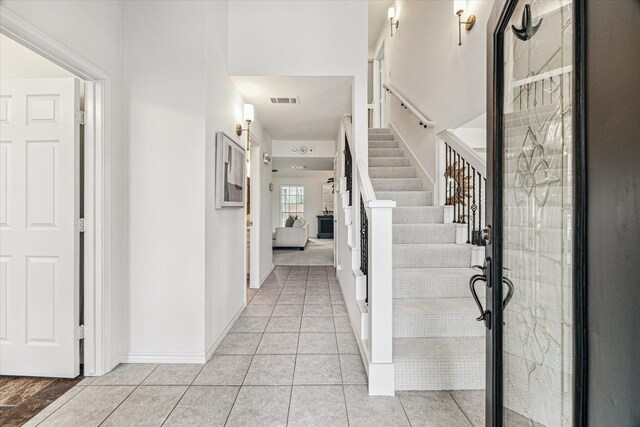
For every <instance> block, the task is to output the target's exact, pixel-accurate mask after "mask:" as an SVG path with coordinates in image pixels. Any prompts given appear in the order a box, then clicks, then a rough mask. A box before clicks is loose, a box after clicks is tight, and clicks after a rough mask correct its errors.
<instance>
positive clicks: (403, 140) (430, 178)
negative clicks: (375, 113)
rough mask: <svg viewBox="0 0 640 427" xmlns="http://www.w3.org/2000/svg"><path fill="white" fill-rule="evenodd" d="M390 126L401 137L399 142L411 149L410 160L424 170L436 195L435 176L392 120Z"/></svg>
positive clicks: (421, 170)
mask: <svg viewBox="0 0 640 427" xmlns="http://www.w3.org/2000/svg"><path fill="white" fill-rule="evenodd" d="M389 128H390V129H391V131H392V133H393V132H395V134H396V136H397V137H398V139H399V141H398V142H400V144H401V145H402V146H403V147H404V148H406V149H407V150H408V151H409V153H410V154H411V156H410V157H411V159H409V161H410V162H411V163H414V162H415V165H416V166H417V167H418V168H419V169H420V172H422V173H423V174H424V176H425V177H426V178H427V179H428V180H429V182H430V183H431V185H432V186H433V191H434V196H435V192H436V191H437V187H436V182H435V181H434V180H433V178H432V177H431V175H430V174H429V172H427V170H426V169H425V167H424V165H423V164H422V162H420V160H419V159H418V156H416V153H414V151H413V150H412V149H411V147H410V146H409V144H407V142H406V140H405V139H404V138H403V137H402V134H401V133H400V132H399V131H398V129H397V128H396V127H395V126H394V125H393V123H392V122H391V121H389Z"/></svg>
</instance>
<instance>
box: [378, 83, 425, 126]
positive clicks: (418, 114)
mask: <svg viewBox="0 0 640 427" xmlns="http://www.w3.org/2000/svg"><path fill="white" fill-rule="evenodd" d="M382 87H384V88H385V89H386V90H388V91H389V92H390V93H391V94H392V95H393V96H395V97H396V98H398V99H399V100H400V102H401V103H402V105H403V106H404V107H406V108H407V109H408V110H409V111H411V112H412V113H413V114H414V115H415V116H416V117H417V118H418V119H420V124H422V125H423V126H426V127H430V128H434V127H436V122H434V121H433V120H431V119H430V118H429V117H427V116H426V115H424V114H422V113H421V112H420V110H418V109H417V108H416V107H415V106H414V105H413V104H412V103H411V101H409V100H407V98H406V97H405V96H403V95H402V94H401V93H400V92H398V90H397V89H395V88H394V87H393V86H391V85H390V84H387V83H385V84H383V85H382Z"/></svg>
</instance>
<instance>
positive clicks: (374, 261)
mask: <svg viewBox="0 0 640 427" xmlns="http://www.w3.org/2000/svg"><path fill="white" fill-rule="evenodd" d="M357 171H358V174H357V177H358V188H359V189H360V210H361V211H360V227H361V229H360V271H361V272H362V273H363V275H364V282H365V283H364V287H365V303H366V304H367V308H368V313H369V316H368V320H369V327H368V340H367V341H368V343H367V344H368V345H367V346H366V350H367V351H368V352H369V354H368V355H367V359H368V360H369V394H382V395H392V394H393V393H394V390H395V381H394V377H395V371H394V367H393V286H392V284H393V261H392V252H393V222H392V213H393V208H394V207H395V206H396V202H394V201H393V200H377V199H376V195H375V192H374V191H373V186H372V185H371V180H370V179H369V174H368V171H367V168H366V164H365V163H364V161H363V160H362V159H361V160H359V161H358V162H357ZM356 286H357V285H356Z"/></svg>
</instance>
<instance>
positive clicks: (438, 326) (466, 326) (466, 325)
mask: <svg viewBox="0 0 640 427" xmlns="http://www.w3.org/2000/svg"><path fill="white" fill-rule="evenodd" d="M475 314H476V313H473V314H471V313H447V314H398V313H394V315H393V336H394V338H407V337H427V338H431V337H442V338H444V337H482V336H484V333H485V327H484V323H483V322H478V321H476V319H475V317H474V315H475Z"/></svg>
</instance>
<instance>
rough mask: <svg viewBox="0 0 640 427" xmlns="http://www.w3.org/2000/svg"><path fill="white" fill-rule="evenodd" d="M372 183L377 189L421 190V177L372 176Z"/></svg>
mask: <svg viewBox="0 0 640 427" xmlns="http://www.w3.org/2000/svg"><path fill="white" fill-rule="evenodd" d="M371 184H372V185H373V189H374V190H375V191H420V190H422V179H420V178H372V179H371Z"/></svg>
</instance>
